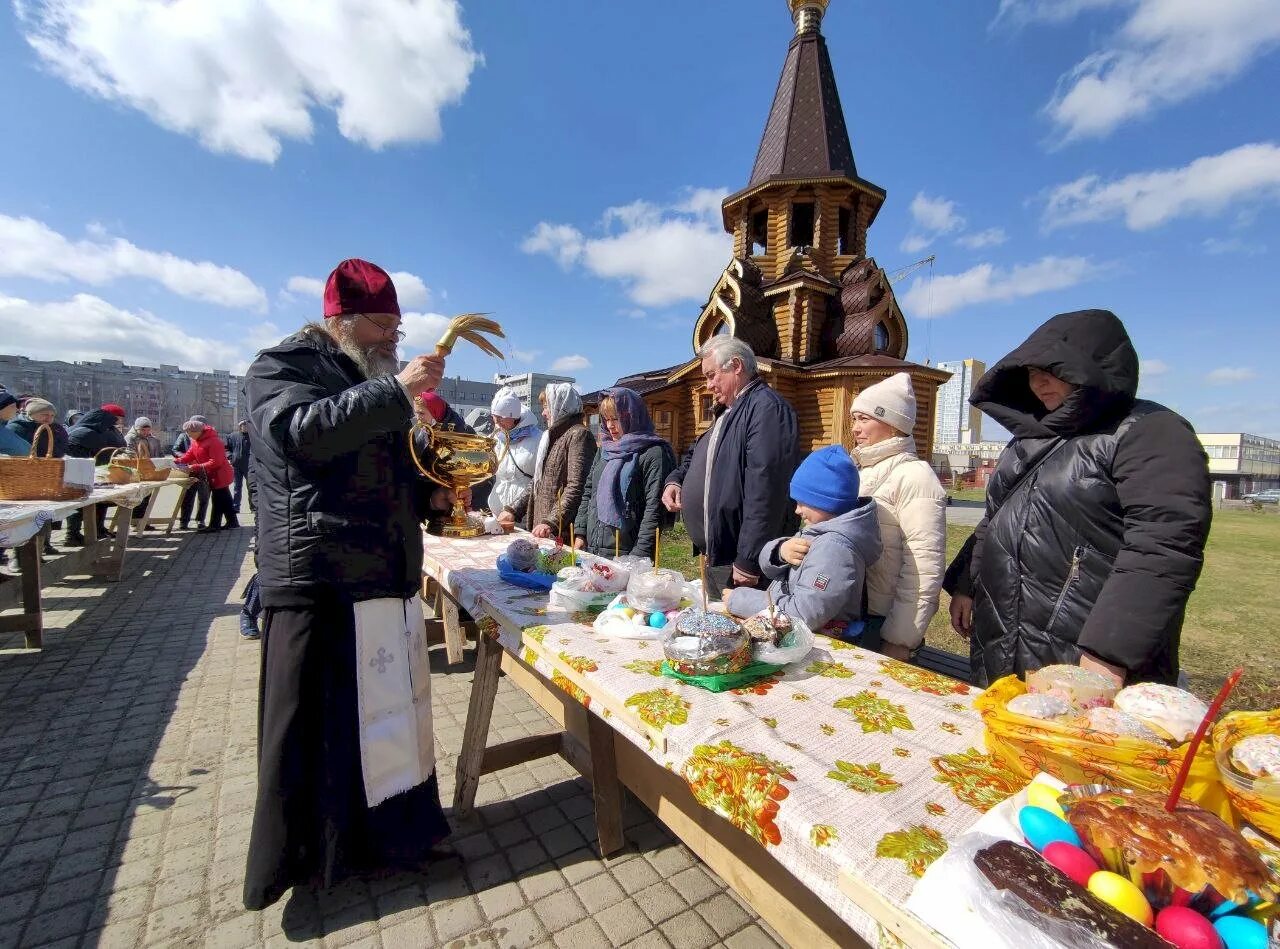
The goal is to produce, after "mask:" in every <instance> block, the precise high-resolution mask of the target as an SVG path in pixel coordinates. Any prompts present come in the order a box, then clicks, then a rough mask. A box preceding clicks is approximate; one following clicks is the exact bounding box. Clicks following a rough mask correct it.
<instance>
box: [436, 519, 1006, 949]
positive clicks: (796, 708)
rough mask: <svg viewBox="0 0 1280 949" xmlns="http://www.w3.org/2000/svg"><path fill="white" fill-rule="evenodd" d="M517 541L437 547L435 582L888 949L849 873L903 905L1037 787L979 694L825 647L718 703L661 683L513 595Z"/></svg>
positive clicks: (643, 665)
mask: <svg viewBox="0 0 1280 949" xmlns="http://www.w3.org/2000/svg"><path fill="white" fill-rule="evenodd" d="M508 541H509V538H505V537H483V538H476V539H474V540H455V539H446V538H439V537H428V538H427V539H426V541H425V547H424V549H425V555H426V557H425V562H426V566H425V568H424V569H425V572H427V573H428V574H429V575H430V576H432V577H433V578H435V579H436V580H437V581H439V582H440V583H441V584H442V585H444V586H445V587H446V588H447V589H448V590H449V592H450V593H451V594H452V595H453V596H454V598H455V599H457V600H458V601H459V602H460V603H461V605H462V606H463V607H464V608H465V609H467V610H468V611H469V612H471V613H472V614H473V615H474V616H476V617H477V618H478V620H479V621H480V622H481V623H482V624H485V625H488V626H489V627H490V629H494V630H496V631H497V634H498V637H499V640H500V641H501V643H502V645H503V647H504V648H505V649H507V650H508V651H509V652H511V653H513V654H515V655H518V656H520V657H521V658H523V659H524V660H525V661H526V662H528V663H530V664H531V665H533V666H534V667H535V668H536V669H538V670H539V671H540V672H541V673H542V674H543V675H546V676H547V677H548V678H551V679H552V680H553V681H554V682H555V683H556V684H558V685H559V686H561V687H562V688H564V689H565V690H566V691H567V692H569V693H570V694H571V695H573V696H574V697H575V698H577V700H578V701H579V702H581V703H582V704H583V705H585V706H586V707H587V708H588V709H590V710H591V711H593V712H596V713H598V714H601V715H602V716H603V717H605V718H607V719H609V721H610V723H611V724H612V725H613V726H614V727H615V728H616V729H617V730H618V731H619V732H620V733H621V734H623V735H624V736H626V737H627V738H628V739H629V740H630V741H632V742H634V743H635V744H637V745H638V746H639V747H640V748H641V749H643V750H645V751H646V752H647V753H648V754H649V756H650V757H651V758H652V759H653V760H654V761H656V762H658V763H659V764H660V765H662V766H663V767H665V768H667V769H669V770H671V771H673V772H675V773H676V774H679V775H681V776H682V777H683V778H684V780H685V781H686V782H687V783H688V785H689V788H690V790H691V791H692V793H693V795H694V797H695V798H696V799H697V800H698V801H699V802H700V803H702V804H703V805H704V806H706V807H708V808H710V809H711V810H713V811H715V812H716V813H718V814H720V815H721V816H722V817H724V818H726V819H727V820H729V821H730V822H731V823H732V824H733V825H734V826H735V827H737V828H739V829H741V830H742V831H744V832H745V833H747V834H749V835H750V836H751V837H753V838H754V839H755V840H756V841H757V842H758V843H759V844H760V845H761V846H762V847H764V848H766V849H767V850H768V852H769V853H770V854H771V855H773V856H774V857H775V858H777V859H778V861H779V862H781V863H782V864H783V865H784V866H785V867H786V868H787V869H788V870H790V871H791V873H792V874H794V875H795V876H796V877H797V878H798V879H799V880H801V881H802V882H803V883H804V884H805V886H807V887H808V888H810V889H811V890H813V891H814V892H815V893H816V894H817V895H818V896H819V897H821V898H822V899H823V901H824V902H826V903H827V904H828V905H830V906H831V907H832V908H833V909H835V911H836V912H837V913H838V914H839V915H840V916H841V918H843V919H844V920H845V921H846V922H847V923H849V925H850V926H851V927H852V928H853V929H854V930H855V931H856V932H858V933H860V934H861V935H862V936H863V937H864V938H866V939H867V940H868V941H869V942H871V943H872V944H875V943H876V942H877V940H878V939H879V937H880V932H879V927H878V925H877V923H876V922H875V921H874V920H873V919H872V918H871V916H869V915H868V914H867V913H866V912H865V911H864V910H863V909H861V908H860V907H858V906H857V905H856V904H855V903H853V902H852V901H851V900H849V899H848V898H847V897H845V896H844V895H843V894H842V892H841V891H840V889H839V887H838V885H837V877H838V875H839V873H840V872H841V871H847V872H849V873H851V874H853V875H854V876H856V877H857V878H858V879H859V880H860V881H861V882H863V883H864V884H866V885H867V886H868V887H870V888H871V889H874V890H875V891H877V892H878V893H880V894H881V895H882V896H883V897H884V898H885V899H887V900H888V902H889V903H891V904H895V905H897V904H901V903H903V902H904V901H905V900H906V898H907V896H908V895H909V894H910V892H911V890H912V888H913V886H914V885H915V881H916V880H917V879H919V877H920V876H921V875H922V874H923V873H924V871H925V869H926V868H927V867H928V866H929V864H930V863H931V862H932V861H933V860H935V859H937V858H938V857H939V856H940V855H941V854H943V853H944V852H945V851H946V849H947V841H948V840H951V839H954V838H956V837H958V836H959V835H960V834H961V833H963V832H964V831H965V830H966V829H967V828H968V827H969V826H970V825H972V824H973V823H974V822H975V821H976V820H977V819H978V818H979V817H980V816H981V815H982V814H983V813H984V812H985V811H986V810H988V809H989V808H991V807H992V806H994V805H995V804H998V803H999V802H1000V801H1002V800H1004V799H1005V798H1007V797H1008V796H1009V795H1010V794H1012V793H1014V792H1015V791H1017V790H1018V789H1019V788H1021V787H1022V786H1023V784H1024V783H1025V782H1024V781H1023V780H1022V779H1020V778H1019V777H1017V776H1016V775H1011V774H1009V773H1008V772H1007V771H1006V770H1005V769H1004V768H1003V767H1002V766H1001V765H1000V764H999V762H998V761H996V760H995V759H993V758H992V757H990V756H989V755H987V753H986V752H985V751H984V750H982V749H983V740H982V723H981V721H980V719H979V718H978V715H977V713H976V712H974V710H973V708H972V699H973V696H974V695H976V694H977V690H976V689H972V688H970V687H969V686H967V685H965V684H963V683H960V682H957V681H956V680H954V679H950V678H947V677H945V676H941V675H938V674H936V673H933V672H929V671H927V670H924V669H919V668H917V667H915V666H910V665H906V664H904V663H900V662H896V661H894V660H892V659H887V658H885V657H883V656H880V655H878V654H876V653H872V652H868V651H866V650H863V649H859V648H857V647H855V646H850V645H848V644H845V643H841V642H838V641H835V640H831V639H828V638H827V637H825V636H819V637H818V645H817V646H816V647H815V648H814V649H813V651H812V652H810V654H809V656H808V657H807V658H806V659H805V660H803V661H801V662H798V663H794V664H793V665H791V666H788V667H787V668H786V669H785V670H784V671H782V672H780V673H775V674H774V675H773V676H771V677H770V678H768V679H765V680H763V681H760V682H757V683H755V684H754V685H751V686H748V687H746V688H742V689H736V690H734V691H732V692H724V693H719V694H715V693H711V692H707V691H705V690H703V689H699V688H697V687H695V686H691V685H686V684H684V683H681V682H678V681H676V680H674V679H671V678H666V677H663V676H662V675H661V672H660V669H659V666H660V665H661V662H662V646H661V643H660V642H658V641H647V640H626V639H616V638H605V637H602V636H600V635H599V634H598V633H597V632H596V630H594V629H593V628H592V627H591V626H590V622H591V617H590V616H588V615H585V614H570V613H566V612H564V611H561V610H557V609H555V608H553V607H551V606H550V605H549V603H548V597H547V595H546V594H541V593H534V592H531V591H528V590H523V589H520V588H518V587H515V586H512V585H510V584H507V583H505V582H504V581H502V580H501V579H500V578H499V577H498V573H497V571H496V569H495V568H494V566H493V564H494V560H495V558H496V557H497V555H498V554H499V553H501V552H502V551H504V550H505V549H506V546H507V543H508Z"/></svg>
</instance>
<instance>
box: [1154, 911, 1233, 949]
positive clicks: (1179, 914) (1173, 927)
mask: <svg viewBox="0 0 1280 949" xmlns="http://www.w3.org/2000/svg"><path fill="white" fill-rule="evenodd" d="M1156 932H1158V933H1159V934H1160V935H1161V936H1163V937H1164V938H1165V939H1167V940H1169V942H1171V943H1173V944H1174V945H1175V946H1177V947H1178V949H1222V937H1221V936H1219V935H1218V931H1217V930H1216V929H1214V928H1213V923H1211V922H1209V920H1207V919H1205V918H1204V917H1203V916H1201V915H1200V914H1199V913H1197V912H1196V911H1195V910H1193V909H1190V908H1188V907H1186V906H1166V907H1165V908H1164V909H1162V910H1161V911H1160V912H1159V913H1158V914H1157V915H1156Z"/></svg>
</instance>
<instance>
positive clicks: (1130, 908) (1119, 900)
mask: <svg viewBox="0 0 1280 949" xmlns="http://www.w3.org/2000/svg"><path fill="white" fill-rule="evenodd" d="M1089 892H1090V893H1092V894H1093V895H1094V896H1096V897H1097V898H1098V899H1100V900H1102V902H1104V903H1106V904H1107V905H1108V906H1114V907H1115V908H1116V909H1118V910H1119V911H1120V912H1122V913H1124V914H1125V915H1126V916H1128V917H1129V918H1130V919H1136V920H1137V921H1138V922H1140V923H1142V925H1144V926H1150V925H1151V923H1152V921H1153V920H1154V918H1155V917H1154V914H1153V913H1152V912H1151V904H1150V903H1148V902H1147V898H1146V897H1145V896H1143V895H1142V891H1141V890H1140V889H1138V888H1137V887H1136V886H1134V885H1133V884H1132V883H1130V882H1129V881H1128V880H1126V879H1125V878H1124V877H1122V876H1120V874H1118V873H1112V872H1111V871H1110V870H1099V871H1098V872H1097V873H1095V874H1094V875H1093V876H1091V877H1089Z"/></svg>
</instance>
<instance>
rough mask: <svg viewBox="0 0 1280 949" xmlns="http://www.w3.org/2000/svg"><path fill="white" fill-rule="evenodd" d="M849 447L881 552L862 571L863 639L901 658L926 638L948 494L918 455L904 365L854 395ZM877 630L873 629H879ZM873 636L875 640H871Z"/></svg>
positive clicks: (942, 559) (942, 558)
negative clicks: (872, 505) (870, 502)
mask: <svg viewBox="0 0 1280 949" xmlns="http://www.w3.org/2000/svg"><path fill="white" fill-rule="evenodd" d="M852 412H853V437H854V443H855V447H854V448H853V450H852V451H851V452H850V454H851V455H852V456H853V460H854V463H855V464H856V465H857V466H858V473H859V476H860V477H861V483H862V486H861V489H860V493H861V494H862V495H863V496H864V497H871V498H874V499H875V502H876V515H877V518H878V520H879V523H880V541H881V543H882V545H883V547H884V551H883V553H881V555H880V559H879V560H877V561H876V562H875V563H874V564H872V565H871V567H870V568H869V569H868V571H867V612H868V615H867V630H866V632H865V633H864V634H863V645H864V646H866V647H867V648H869V649H876V648H878V649H879V650H880V651H881V652H883V653H884V654H885V655H886V656H892V657H893V658H894V659H903V660H906V659H908V658H909V657H910V655H911V652H912V651H913V650H915V649H917V648H919V646H920V645H921V644H922V643H923V642H924V633H925V630H926V629H927V628H928V626H929V621H930V620H931V619H932V618H933V614H934V613H936V612H937V610H938V593H939V591H940V590H941V589H942V575H943V573H944V571H945V569H946V546H947V513H946V512H947V494H946V492H945V491H944V490H943V489H942V484H941V483H940V482H939V481H938V476H937V475H935V474H934V473H933V469H932V468H930V467H929V464H928V462H925V461H922V460H921V459H920V458H919V457H917V455H916V445H915V440H914V439H913V438H912V437H911V430H912V429H913V428H915V424H916V394H915V390H914V389H913V388H912V386H911V377H910V376H909V375H907V374H906V373H905V372H900V373H898V374H897V375H894V376H890V377H889V378H888V379H885V380H884V381H883V382H877V383H876V384H875V385H873V386H870V387H868V388H866V389H864V390H862V392H860V393H858V396H857V398H855V399H854V400H853V409H852ZM877 634H878V635H877ZM877 641H878V642H879V645H877Z"/></svg>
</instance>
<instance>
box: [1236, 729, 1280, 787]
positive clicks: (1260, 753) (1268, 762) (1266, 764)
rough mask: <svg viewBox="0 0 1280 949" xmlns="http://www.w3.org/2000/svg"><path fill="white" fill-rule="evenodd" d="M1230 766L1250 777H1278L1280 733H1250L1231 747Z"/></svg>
mask: <svg viewBox="0 0 1280 949" xmlns="http://www.w3.org/2000/svg"><path fill="white" fill-rule="evenodd" d="M1231 767H1233V768H1235V769H1236V770H1237V771H1239V772H1240V773H1241V774H1244V775H1248V776H1249V777H1251V778H1277V779H1280V735H1250V736H1249V737H1248V738H1241V739H1240V740H1239V741H1238V742H1236V743H1235V744H1234V745H1233V746H1232V747H1231Z"/></svg>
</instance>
